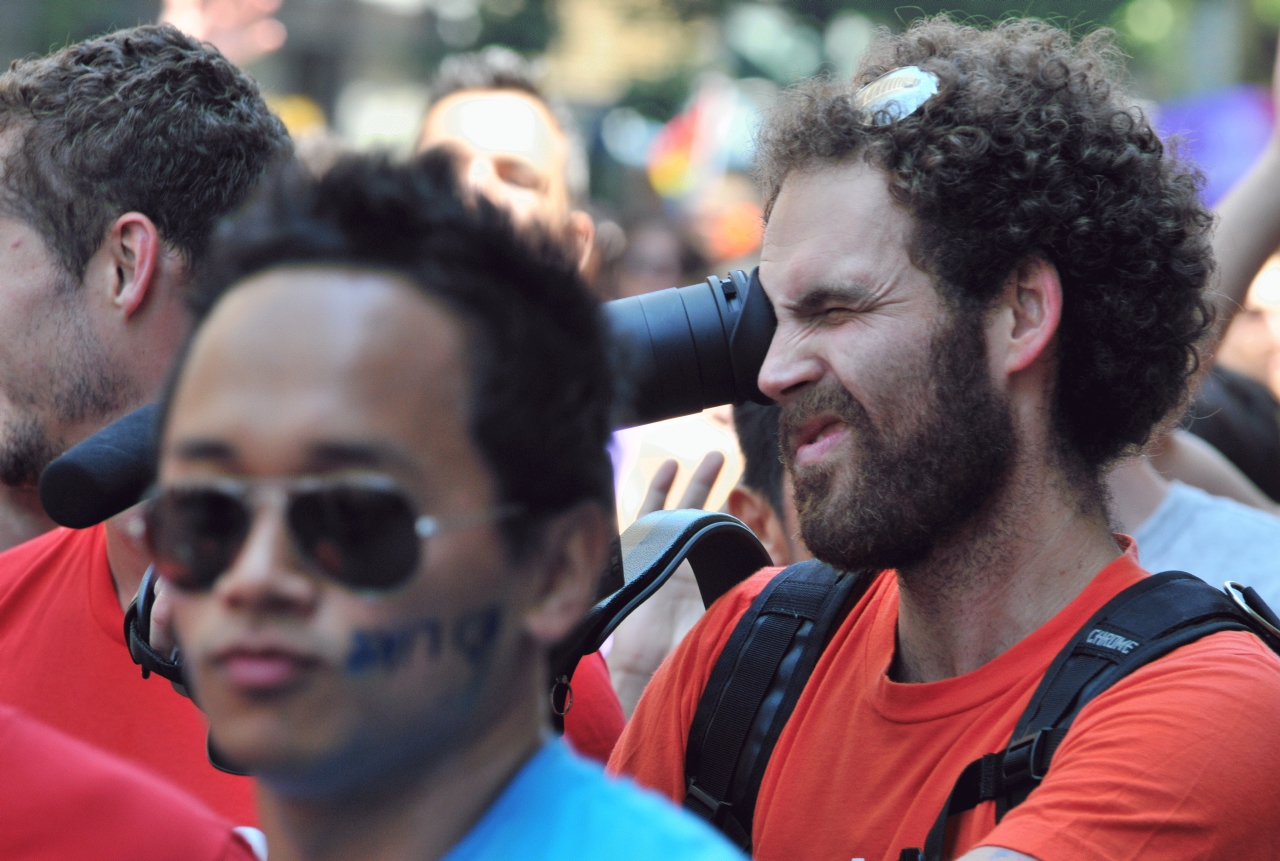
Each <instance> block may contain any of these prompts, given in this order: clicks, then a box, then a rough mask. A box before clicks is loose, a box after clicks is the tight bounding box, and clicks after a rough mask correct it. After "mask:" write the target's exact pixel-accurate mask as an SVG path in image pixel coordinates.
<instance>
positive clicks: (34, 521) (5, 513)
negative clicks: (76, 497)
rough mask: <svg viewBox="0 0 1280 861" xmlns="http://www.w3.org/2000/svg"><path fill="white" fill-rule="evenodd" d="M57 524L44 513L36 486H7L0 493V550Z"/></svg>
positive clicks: (15, 544)
mask: <svg viewBox="0 0 1280 861" xmlns="http://www.w3.org/2000/svg"><path fill="white" fill-rule="evenodd" d="M56 525H57V524H55V523H54V522H53V521H52V520H50V519H49V515H47V514H45V513H44V508H42V507H41V506H40V497H39V495H38V494H37V493H36V489H35V488H34V487H5V488H4V489H3V493H0V552H3V551H5V550H8V549H9V548H10V547H17V546H18V545H19V544H22V543H23V542H24V541H30V540H31V539H32V538H35V537H36V536H37V535H43V534H44V533H46V532H48V531H49V530H50V529H53V528H54V527H55V526H56Z"/></svg>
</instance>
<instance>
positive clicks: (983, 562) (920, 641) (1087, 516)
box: [890, 461, 1119, 682]
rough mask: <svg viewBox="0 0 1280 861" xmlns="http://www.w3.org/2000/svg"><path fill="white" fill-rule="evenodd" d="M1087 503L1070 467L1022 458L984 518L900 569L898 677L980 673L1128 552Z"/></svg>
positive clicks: (910, 679)
mask: <svg viewBox="0 0 1280 861" xmlns="http://www.w3.org/2000/svg"><path fill="white" fill-rule="evenodd" d="M1082 508H1084V506H1082V505H1081V504H1080V502H1079V497H1078V496H1077V495H1076V494H1075V493H1074V492H1073V491H1072V490H1071V489H1070V485H1069V483H1068V482H1067V480H1066V478H1065V477H1064V476H1063V475H1062V474H1061V473H1060V472H1058V471H1057V470H1046V469H1044V468H1039V469H1037V467H1036V465H1028V464H1027V463H1025V461H1021V462H1019V463H1016V464H1015V465H1014V466H1013V469H1012V470H1011V474H1010V478H1009V480H1008V481H1007V482H1006V483H1005V485H1004V489H1003V490H1002V491H1000V492H998V493H997V495H996V497H995V498H993V499H992V500H990V501H989V503H988V504H987V505H986V506H984V508H983V510H982V511H981V512H980V513H979V514H978V515H977V516H976V517H974V518H973V519H972V520H971V521H970V522H969V523H967V524H965V525H964V526H963V527H961V528H960V529H959V530H958V531H957V532H956V534H954V535H953V536H951V538H950V539H949V540H947V541H945V542H943V543H942V544H940V545H939V546H938V547H936V548H935V549H934V551H933V553H931V554H930V556H929V557H928V558H927V559H926V560H925V561H924V562H923V563H921V564H920V565H917V566H913V567H911V568H909V569H903V570H901V571H899V572H898V588H899V607H898V647H897V650H896V652H895V655H894V660H893V665H892V667H891V668H890V676H891V677H892V678H893V679H894V681H899V682H933V681H940V680H942V679H948V678H952V677H954V676H960V675H964V674H965V673H969V672H972V671H973V670H976V669H977V668H978V667H981V666H982V665H983V664H986V663H987V662H988V661H991V660H992V659H994V658H996V657H997V656H999V655H1000V654H1002V653H1003V652H1005V651H1006V650H1007V649H1009V648H1010V647H1011V646H1013V645H1015V644H1016V643H1018V642H1019V641H1020V640H1022V639H1023V638H1024V637H1026V636H1027V635H1028V634H1030V633H1031V632H1032V631H1034V630H1035V629H1037V628H1039V627H1040V626H1041V625H1043V624H1044V623H1045V622H1047V621H1049V619H1051V618H1053V616H1054V615H1056V614H1057V613H1058V612H1059V611H1060V610H1062V608H1063V607H1065V606H1066V605H1067V604H1069V603H1070V602H1071V601H1072V599H1074V598H1075V597H1076V596H1077V595H1079V594H1080V592H1081V590H1083V589H1084V587H1085V586H1087V585H1088V584H1089V582H1090V581H1091V580H1092V579H1093V577H1094V575H1096V574H1097V573H1098V571H1100V570H1101V569H1102V568H1104V567H1105V566H1106V565H1107V564H1109V563H1110V562H1112V561H1113V560H1114V559H1115V558H1116V557H1117V556H1118V555H1119V548H1118V547H1117V546H1116V543H1115V540H1114V539H1113V538H1112V537H1111V534H1110V531H1109V529H1108V527H1107V523H1106V519H1105V516H1104V514H1103V512H1101V511H1090V510H1088V509H1086V510H1081V509H1082Z"/></svg>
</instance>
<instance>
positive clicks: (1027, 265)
mask: <svg viewBox="0 0 1280 861" xmlns="http://www.w3.org/2000/svg"><path fill="white" fill-rule="evenodd" d="M988 321H989V323H988V335H989V336H990V340H989V342H988V345H989V348H990V349H991V351H992V360H993V362H998V363H1000V364H1001V365H1003V370H1004V372H1005V373H1008V374H1013V373H1017V372H1018V371H1022V370H1025V369H1026V368H1028V367H1030V366H1031V365H1032V364H1034V363H1035V362H1036V361H1037V360H1038V359H1040V358H1041V357H1042V356H1044V355H1045V353H1046V350H1047V348H1048V347H1049V345H1050V343H1051V342H1052V341H1053V339H1054V336H1055V335H1056V334H1057V332H1058V324H1059V323H1060V322H1061V321H1062V281H1061V280H1060V279H1059V278H1058V269H1057V267H1056V266H1054V265H1053V264H1052V263H1049V262H1048V261H1046V260H1045V259H1043V258H1041V257H1035V256H1032V257H1028V258H1026V259H1024V260H1023V261H1022V262H1021V263H1019V264H1018V265H1017V266H1016V267H1014V270H1013V271H1012V272H1011V273H1009V277H1008V278H1007V279H1005V283H1004V287H1003V290H1002V292H1001V296H1000V298H999V300H998V301H997V302H996V304H995V306H994V308H993V312H992V314H991V315H990V316H989V318H988Z"/></svg>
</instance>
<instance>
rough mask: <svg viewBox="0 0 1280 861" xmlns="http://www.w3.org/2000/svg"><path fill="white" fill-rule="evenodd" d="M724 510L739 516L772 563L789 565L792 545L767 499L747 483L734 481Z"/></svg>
mask: <svg viewBox="0 0 1280 861" xmlns="http://www.w3.org/2000/svg"><path fill="white" fill-rule="evenodd" d="M724 510H725V511H726V512H727V513H728V514H732V515H733V516H734V517H736V518H738V519H739V520H741V521H742V522H743V523H745V524H746V525H747V528H748V529H750V530H751V531H752V532H754V533H755V534H756V537H757V538H759V539H760V543H761V544H763V545H764V549H765V550H768V551H769V558H770V559H772V560H773V564H774V565H790V564H791V562H792V559H791V547H790V546H789V545H788V543H787V536H786V532H785V531H784V529H783V526H782V520H781V519H780V518H779V517H778V513H777V512H776V511H774V510H773V506H772V505H771V504H769V501H768V500H766V499H765V498H764V496H762V495H761V494H759V493H756V492H755V491H754V490H752V489H751V488H749V487H743V486H742V485H740V484H739V485H737V486H736V487H734V488H733V490H731V491H729V499H728V501H727V502H726V503H725V506H724Z"/></svg>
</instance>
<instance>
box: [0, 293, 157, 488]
mask: <svg viewBox="0 0 1280 861" xmlns="http://www.w3.org/2000/svg"><path fill="white" fill-rule="evenodd" d="M57 289H59V290H60V291H61V292H60V295H59V296H58V297H57V298H55V299H54V300H53V304H52V306H51V308H50V312H49V314H50V320H49V331H50V333H51V339H50V340H51V341H52V342H53V343H54V344H55V345H56V347H55V352H54V356H55V357H56V358H55V360H54V361H52V362H50V363H49V366H48V367H47V368H46V369H45V372H44V373H43V374H41V375H40V378H39V379H10V380H6V381H5V386H4V388H5V394H6V395H7V396H8V399H9V414H8V415H7V416H5V417H4V421H3V429H2V431H0V433H3V437H2V438H0V482H2V483H3V484H4V485H5V486H7V487H13V488H32V487H34V486H35V485H36V482H37V481H39V479H40V473H41V472H43V471H44V468H45V467H46V466H48V465H49V462H50V461H52V460H53V459H54V458H56V457H58V456H59V455H61V454H62V453H63V452H64V451H65V450H66V448H67V442H66V439H65V438H64V437H63V436H62V435H61V434H60V433H57V432H55V431H54V430H52V429H51V425H54V424H56V425H57V426H60V427H67V426H69V425H74V424H80V423H83V422H86V421H90V420H93V419H100V420H102V422H103V423H104V424H105V423H106V422H107V420H108V419H109V418H110V417H112V416H114V415H116V414H117V413H119V412H120V411H121V410H122V409H123V408H124V407H125V406H126V405H127V404H128V403H129V402H130V400H131V399H136V397H135V395H136V393H135V392H134V388H135V387H134V386H132V385H131V384H130V381H129V380H128V378H127V377H126V376H125V375H124V374H123V373H122V372H121V371H120V370H119V369H117V368H115V367H114V366H113V364H112V362H111V360H110V358H109V357H108V355H107V353H106V350H105V349H104V348H103V346H102V343H101V341H100V340H99V339H98V337H97V335H96V333H95V332H94V331H93V329H92V327H91V326H90V325H89V321H88V318H87V315H86V313H85V311H84V307H83V302H82V297H80V296H78V295H76V294H75V293H74V292H68V291H67V288H66V287H65V285H60V286H59V287H58V288H57ZM71 290H72V291H74V288H71Z"/></svg>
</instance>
